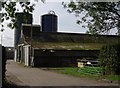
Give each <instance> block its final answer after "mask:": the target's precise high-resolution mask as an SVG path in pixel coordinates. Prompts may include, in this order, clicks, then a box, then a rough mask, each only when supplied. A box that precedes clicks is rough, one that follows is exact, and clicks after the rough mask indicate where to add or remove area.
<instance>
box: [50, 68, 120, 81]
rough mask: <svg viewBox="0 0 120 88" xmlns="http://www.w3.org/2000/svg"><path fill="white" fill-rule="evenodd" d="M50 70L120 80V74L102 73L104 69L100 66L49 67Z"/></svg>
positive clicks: (76, 75) (98, 78)
mask: <svg viewBox="0 0 120 88" xmlns="http://www.w3.org/2000/svg"><path fill="white" fill-rule="evenodd" d="M48 70H52V71H55V72H58V73H62V74H67V75H71V76H75V77H84V78H92V79H96V80H100V79H107V80H109V81H118V80H120V79H119V78H120V76H117V75H106V76H103V75H101V72H102V69H101V68H100V67H87V66H86V67H83V68H72V67H68V68H49V69H48Z"/></svg>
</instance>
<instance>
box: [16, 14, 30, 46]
mask: <svg viewBox="0 0 120 88" xmlns="http://www.w3.org/2000/svg"><path fill="white" fill-rule="evenodd" d="M15 15H16V21H17V28H16V29H15V36H14V37H15V38H14V44H15V46H16V45H17V44H18V42H19V39H20V36H21V27H22V23H27V24H32V14H29V13H16V14H15Z"/></svg>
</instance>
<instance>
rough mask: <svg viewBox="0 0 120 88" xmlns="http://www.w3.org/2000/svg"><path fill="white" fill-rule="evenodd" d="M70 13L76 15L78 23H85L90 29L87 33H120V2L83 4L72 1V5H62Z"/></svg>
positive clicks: (79, 1)
mask: <svg viewBox="0 0 120 88" xmlns="http://www.w3.org/2000/svg"><path fill="white" fill-rule="evenodd" d="M62 4H63V6H64V7H65V8H67V11H68V12H69V13H74V14H75V15H76V16H77V17H78V20H77V23H78V24H81V23H85V24H87V25H83V27H88V28H89V30H88V31H87V33H91V34H98V33H107V32H109V31H110V30H111V29H114V28H116V29H118V34H119V31H120V13H119V11H120V8H119V7H120V2H90V1H89V2H87V1H86V2H81V0H71V1H70V3H64V2H63V3H62Z"/></svg>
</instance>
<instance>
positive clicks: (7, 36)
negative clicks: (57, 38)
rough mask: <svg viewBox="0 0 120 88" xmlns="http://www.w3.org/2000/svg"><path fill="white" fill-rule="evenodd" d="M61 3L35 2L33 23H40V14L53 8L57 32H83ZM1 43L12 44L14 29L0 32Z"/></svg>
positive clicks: (51, 1) (48, 0)
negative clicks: (56, 20) (0, 35)
mask: <svg viewBox="0 0 120 88" xmlns="http://www.w3.org/2000/svg"><path fill="white" fill-rule="evenodd" d="M66 1H69V0H66ZM61 3H62V0H58V1H56V0H47V1H46V3H44V4H43V3H41V2H38V3H36V6H35V10H34V12H33V24H39V25H41V20H40V19H41V15H44V14H47V13H48V12H49V11H50V10H53V11H55V13H56V15H57V16H58V32H71V33H85V31H86V29H84V28H82V27H81V26H80V25H78V24H76V20H77V18H76V17H75V16H74V14H69V13H68V12H67V11H66V9H64V8H63V6H62V4H61ZM6 24H7V23H6ZM5 28H6V27H5ZM0 34H1V33H0ZM0 39H1V37H0ZM0 43H1V41H0ZM2 44H3V45H4V46H14V30H11V29H9V28H6V29H5V31H4V32H3V33H2Z"/></svg>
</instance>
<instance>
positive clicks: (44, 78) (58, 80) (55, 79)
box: [6, 60, 118, 88]
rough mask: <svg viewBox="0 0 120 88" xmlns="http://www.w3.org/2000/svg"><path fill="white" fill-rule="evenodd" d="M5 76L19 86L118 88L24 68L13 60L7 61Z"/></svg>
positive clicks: (104, 83) (110, 84)
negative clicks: (108, 87)
mask: <svg viewBox="0 0 120 88" xmlns="http://www.w3.org/2000/svg"><path fill="white" fill-rule="evenodd" d="M6 76H7V80H8V81H11V82H12V83H14V84H16V85H19V86H34V87H35V86H69V87H70V86H87V87H90V86H118V84H114V83H106V82H100V81H95V80H90V79H89V80H88V79H84V78H77V77H73V76H67V75H64V74H57V73H54V72H51V71H46V70H42V69H40V68H30V67H24V66H23V65H21V64H19V63H16V62H14V61H13V60H8V61H7V72H6ZM91 88H92V87H91Z"/></svg>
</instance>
